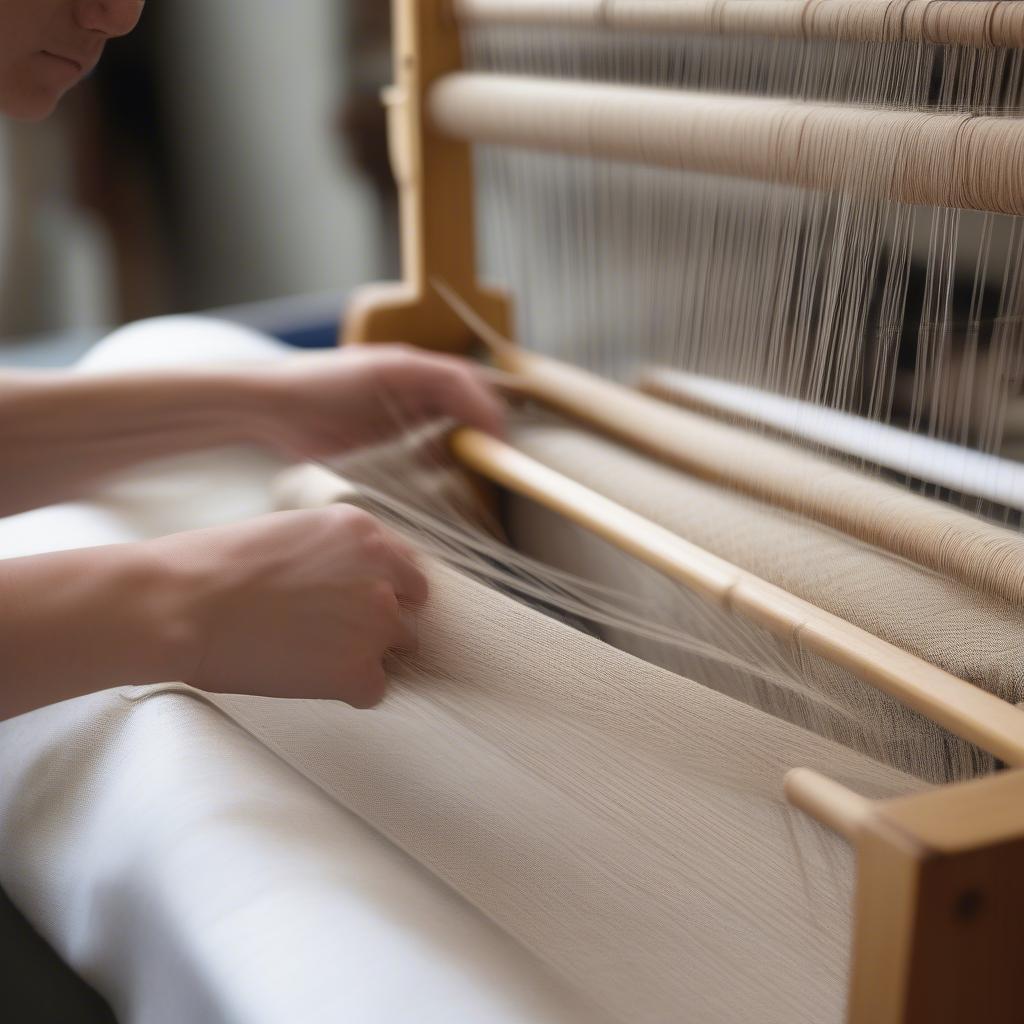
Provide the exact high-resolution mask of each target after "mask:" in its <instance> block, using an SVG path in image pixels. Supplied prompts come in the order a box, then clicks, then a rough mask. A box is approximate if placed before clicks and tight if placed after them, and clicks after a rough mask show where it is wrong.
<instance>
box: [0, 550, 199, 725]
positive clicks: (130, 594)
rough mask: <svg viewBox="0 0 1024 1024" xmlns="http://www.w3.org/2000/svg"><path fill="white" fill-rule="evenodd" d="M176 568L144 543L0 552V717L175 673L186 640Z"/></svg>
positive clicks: (183, 656) (163, 678) (164, 678)
mask: <svg viewBox="0 0 1024 1024" xmlns="http://www.w3.org/2000/svg"><path fill="white" fill-rule="evenodd" d="M175 571H176V570H175V568H174V567H173V566H168V565H166V564H163V563H162V562H161V557H160V554H159V549H158V548H157V547H156V546H154V545H147V544H124V545H116V546H112V547H99V548H86V549H83V550H79V551H68V552H58V553H55V554H49V555H37V556H34V557H30V558H16V559H9V560H4V561H0V719H6V718H11V717H13V716H15V715H19V714H22V713H24V712H26V711H30V710H32V709H34V708H37V707H42V706H44V705H47V704H53V703H56V702H58V701H62V700H67V699H69V698H71V697H77V696H80V695H81V694H84V693H91V692H93V691H95V690H100V689H106V688H108V687H112V686H118V685H125V684H135V683H153V682H166V681H168V680H173V679H174V678H175V677H176V675H177V673H178V671H180V668H181V665H182V663H183V662H184V660H185V659H186V657H187V650H188V645H189V642H190V640H189V625H188V620H187V618H186V617H185V615H184V614H183V611H182V608H183V606H182V603H181V602H180V601H179V600H178V599H177V594H178V591H177V590H176V589H175V586H174V584H173V580H174V575H175Z"/></svg>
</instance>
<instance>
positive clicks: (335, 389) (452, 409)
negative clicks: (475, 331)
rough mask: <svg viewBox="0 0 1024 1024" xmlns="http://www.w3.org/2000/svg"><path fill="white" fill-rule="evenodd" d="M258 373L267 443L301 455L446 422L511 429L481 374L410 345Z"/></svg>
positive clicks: (347, 352) (310, 358)
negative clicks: (265, 411) (435, 421)
mask: <svg viewBox="0 0 1024 1024" xmlns="http://www.w3.org/2000/svg"><path fill="white" fill-rule="evenodd" d="M250 372H252V373H255V374H256V375H257V377H258V378H259V380H260V382H261V387H262V388H263V389H264V393H265V394H266V395H267V396H268V406H267V407H268V409H269V410H270V411H271V413H272V419H271V420H270V421H269V430H270V435H269V437H268V438H267V440H268V441H269V442H270V443H271V444H273V445H274V446H275V447H277V448H279V449H282V450H283V451H285V452H286V453H287V454H289V455H293V456H297V457H299V458H314V457H316V456H325V455H333V454H339V453H341V452H345V451H348V450H350V449H353V448H359V447H362V446H364V445H368V444H373V443H375V442H378V441H383V440H386V439H387V438H388V437H390V436H391V435H393V434H395V433H397V432H399V431H401V430H403V429H405V428H408V427H412V426H416V425H418V424H421V423H424V422H426V421H428V420H431V419H439V418H442V417H449V418H451V419H454V420H457V421H458V422H460V423H462V424H465V425H467V426H472V427H477V428H479V429H480V430H484V431H486V432H488V433H492V434H500V433H501V432H502V430H503V427H504V415H505V413H504V405H503V403H502V401H501V399H500V398H499V397H498V395H497V393H496V392H495V391H494V390H493V388H491V387H490V385H489V384H488V383H487V381H486V380H485V378H484V376H483V374H482V373H481V372H480V371H479V369H477V368H476V367H474V366H473V365H472V364H471V363H467V362H465V361H464V360H461V359H458V358H456V357H454V356H448V355H439V354H434V353H429V352H423V351H420V350H417V349H414V348H409V347H407V346H405V345H375V346H368V347H365V348H351V349H344V350H342V351H339V352H331V353H326V354H318V355H307V356H298V357H296V358H294V359H291V360H288V361H287V362H284V363H274V364H271V365H268V366H266V367H259V368H254V369H253V370H252V371H250Z"/></svg>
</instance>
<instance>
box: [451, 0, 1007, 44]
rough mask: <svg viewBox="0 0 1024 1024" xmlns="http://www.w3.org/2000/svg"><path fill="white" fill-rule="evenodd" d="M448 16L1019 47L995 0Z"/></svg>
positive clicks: (761, 1) (470, 20)
mask: <svg viewBox="0 0 1024 1024" xmlns="http://www.w3.org/2000/svg"><path fill="white" fill-rule="evenodd" d="M455 11H456V16H457V17H458V19H459V21H460V22H462V24H463V25H467V26H485V25H518V26H530V25H536V26H538V27H548V28H596V29H605V30H609V31H618V32H628V31H637V32H687V33H692V34H694V35H749V36H770V37H777V38H790V39H832V40H837V41H838V40H845V41H850V42H904V41H905V42H915V43H936V44H939V45H955V44H963V45H967V46H978V47H996V46H1002V47H1018V46H1024V4H1022V3H1016V2H998V0H991V2H985V0H944V2H943V0H940V2H936V0H803V2H799V0H455Z"/></svg>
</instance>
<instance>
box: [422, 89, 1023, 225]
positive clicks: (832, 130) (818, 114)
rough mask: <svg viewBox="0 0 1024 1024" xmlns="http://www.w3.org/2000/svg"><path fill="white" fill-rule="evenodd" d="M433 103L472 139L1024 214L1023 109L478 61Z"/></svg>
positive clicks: (441, 126)
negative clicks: (583, 74) (997, 112)
mask: <svg viewBox="0 0 1024 1024" xmlns="http://www.w3.org/2000/svg"><path fill="white" fill-rule="evenodd" d="M428 109H429V115H430V120H431V124H432V126H433V128H434V130H435V132H437V133H438V134H440V135H442V136H443V137H445V138H449V139H457V140H461V141H464V142H477V143H483V144H490V145H502V146H514V147H522V148H526V149H535V150H541V151H546V152H552V153H564V154H568V155H573V156H581V157H587V158H600V159H608V160H618V161H626V162H630V163H637V164H642V165H644V166H649V167H664V168H668V169H671V170H679V171H690V172H695V173H700V174H713V175H719V176H726V177H736V178H747V179H750V180H754V181H764V182H768V183H772V184H778V185H788V186H794V187H798V188H807V189H822V190H826V191H828V190H839V191H841V192H844V193H849V194H855V195H864V196H872V197H877V198H879V199H887V200H892V201H895V202H900V203H907V204H911V205H924V206H937V207H947V208H955V209H961V210H980V211H982V212H988V213H1005V214H1024V119H1022V118H1017V117H991V116H980V115H975V114H971V113H965V112H947V111H941V112H939V111H928V112H924V111H916V110H887V109H872V108H868V107H855V106H848V105H841V104H829V103H811V102H805V101H803V100H796V99H788V98H779V97H752V96H746V95H737V94H733V93H713V92H703V91H699V90H686V89H681V90H676V89H666V88H659V87H653V86H641V85H618V84H608V83H600V82H589V81H587V82H584V81H575V80H566V79H557V78H552V79H548V78H539V77H532V76H527V75H505V74H492V73H470V72H461V73H455V74H450V75H446V76H444V77H443V78H441V79H440V80H438V81H437V82H436V83H435V84H434V85H433V87H432V88H431V89H430V93H429V96H428ZM951 168H953V169H955V174H950V173H949V172H950V169H951Z"/></svg>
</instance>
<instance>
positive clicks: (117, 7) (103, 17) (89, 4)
mask: <svg viewBox="0 0 1024 1024" xmlns="http://www.w3.org/2000/svg"><path fill="white" fill-rule="evenodd" d="M144 6H145V0H78V2H77V4H76V8H75V20H76V21H77V22H78V24H79V26H80V27H81V28H84V29H87V30H88V31H90V32H99V33H100V34H101V35H104V36H107V37H109V38H113V37H114V36H126V35H128V33H129V32H131V30H132V29H133V28H135V26H136V25H137V24H138V23H139V18H141V17H142V8H143V7H144Z"/></svg>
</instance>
